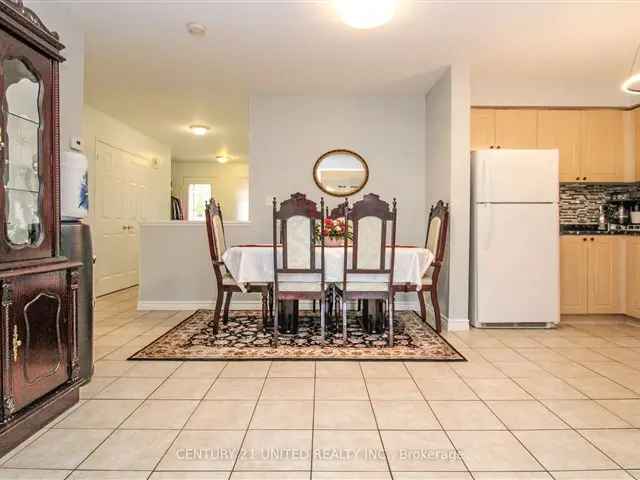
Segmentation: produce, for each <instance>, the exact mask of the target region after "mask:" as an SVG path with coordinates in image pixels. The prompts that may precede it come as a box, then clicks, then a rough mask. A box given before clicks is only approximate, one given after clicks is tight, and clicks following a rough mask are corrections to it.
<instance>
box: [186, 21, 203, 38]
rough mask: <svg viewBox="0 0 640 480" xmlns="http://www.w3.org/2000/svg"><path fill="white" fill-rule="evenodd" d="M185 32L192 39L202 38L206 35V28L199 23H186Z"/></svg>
mask: <svg viewBox="0 0 640 480" xmlns="http://www.w3.org/2000/svg"><path fill="white" fill-rule="evenodd" d="M187 31H188V32H189V34H191V35H193V36H194V37H204V36H205V35H206V34H207V27H205V26H204V25H202V24H201V23H196V22H189V23H187Z"/></svg>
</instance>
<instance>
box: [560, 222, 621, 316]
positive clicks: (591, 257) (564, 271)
mask: <svg viewBox="0 0 640 480" xmlns="http://www.w3.org/2000/svg"><path fill="white" fill-rule="evenodd" d="M624 242H625V238H624V237H622V236H609V235H600V236H598V235H596V236H591V237H589V236H563V237H562V238H561V242H560V302H561V303H560V310H561V312H562V313H564V314H581V313H600V314H604V313H609V314H611V313H622V312H623V311H624V288H623V287H624V284H625V279H624V274H625V266H624V260H625V255H624V254H625V243H624Z"/></svg>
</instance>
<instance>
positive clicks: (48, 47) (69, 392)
mask: <svg viewBox="0 0 640 480" xmlns="http://www.w3.org/2000/svg"><path fill="white" fill-rule="evenodd" d="M63 48H64V47H63V45H62V44H61V43H60V41H59V38H58V35H57V34H56V33H53V32H51V31H49V30H48V29H47V27H46V26H44V25H43V23H42V22H41V21H40V19H39V18H38V17H37V15H36V14H35V13H34V12H33V11H31V10H30V9H28V8H26V7H24V5H23V4H22V0H0V95H1V97H0V133H1V139H0V293H1V298H2V304H1V328H0V335H1V342H0V352H1V355H0V364H1V368H0V376H1V396H2V398H1V400H2V403H1V405H0V455H3V454H4V453H5V452H6V451H8V450H9V449H11V448H12V447H14V446H15V445H17V444H18V443H19V442H21V441H22V440H24V439H25V438H27V437H28V436H29V435H31V434H32V433H34V432H35V431H37V430H38V429H40V428H41V427H42V426H43V425H45V424H46V423H47V422H48V421H50V420H51V419H52V418H54V417H55V416H57V415H59V414H60V413H61V412H63V411H64V410H66V409H67V408H68V407H69V406H71V405H73V404H74V403H76V402H77V401H78V387H79V383H80V379H79V361H78V341H77V326H76V320H77V290H78V286H79V278H80V276H79V271H78V269H79V267H80V264H79V263H74V262H70V261H68V260H67V259H66V258H64V257H62V256H61V254H60V207H59V205H60V199H59V197H60V192H59V191H60V188H59V185H60V178H59V176H60V169H59V165H60V158H59V157H60V155H59V143H60V142H59V140H60V139H59V108H60V105H59V77H58V69H59V64H60V62H62V61H63V60H64V59H63V58H62V56H61V55H60V51H61V50H62V49H63Z"/></svg>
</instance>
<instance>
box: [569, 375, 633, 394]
mask: <svg viewBox="0 0 640 480" xmlns="http://www.w3.org/2000/svg"><path fill="white" fill-rule="evenodd" d="M565 382H567V383H568V384H569V385H571V386H572V387H574V388H576V389H577V390H580V391H581V392H582V393H584V394H585V395H587V396H588V397H590V398H594V399H598V400H600V399H609V398H612V399H621V398H638V397H639V395H638V394H637V393H634V392H632V391H631V390H629V389H627V388H624V387H622V386H620V385H618V384H617V383H615V382H613V381H611V380H609V379H607V378H604V377H601V376H597V377H581V378H566V379H565Z"/></svg>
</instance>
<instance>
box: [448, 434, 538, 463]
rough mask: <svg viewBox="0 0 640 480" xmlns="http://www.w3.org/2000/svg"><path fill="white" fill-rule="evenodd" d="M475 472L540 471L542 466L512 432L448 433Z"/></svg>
mask: <svg viewBox="0 0 640 480" xmlns="http://www.w3.org/2000/svg"><path fill="white" fill-rule="evenodd" d="M449 436H450V437H451V440H452V442H453V444H454V445H455V446H456V448H458V450H460V451H461V452H462V453H463V456H464V461H465V463H466V464H467V466H468V467H469V469H471V470H472V471H476V470H477V471H511V470H513V471H518V470H526V471H537V470H538V471H539V470H543V468H542V467H541V466H540V464H539V463H538V462H537V461H536V460H535V458H533V457H532V456H531V455H530V454H529V452H527V450H525V449H524V448H523V447H522V445H521V444H520V443H519V442H518V440H517V439H516V438H515V437H514V436H513V435H512V434H511V433H510V432H461V431H460V432H449Z"/></svg>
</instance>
